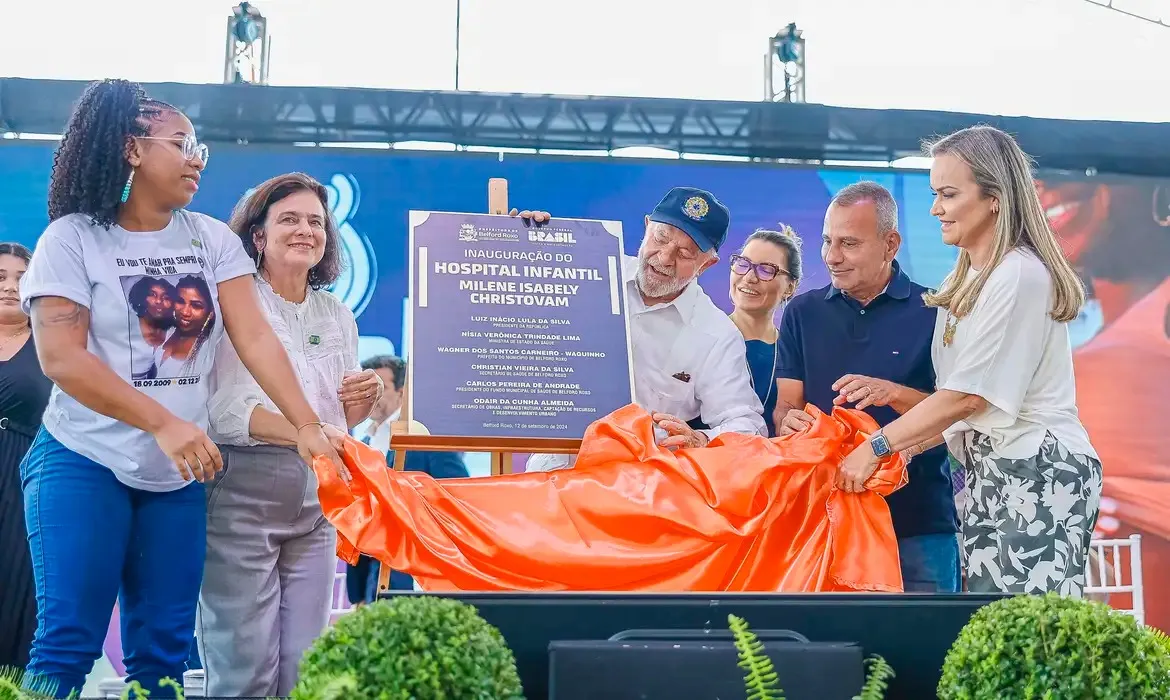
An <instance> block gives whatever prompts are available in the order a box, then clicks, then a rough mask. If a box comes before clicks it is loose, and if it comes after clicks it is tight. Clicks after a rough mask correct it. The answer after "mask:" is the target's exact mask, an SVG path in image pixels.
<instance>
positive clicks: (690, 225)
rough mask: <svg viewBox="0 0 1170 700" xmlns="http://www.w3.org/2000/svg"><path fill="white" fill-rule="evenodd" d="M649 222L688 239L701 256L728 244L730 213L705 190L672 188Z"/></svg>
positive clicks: (655, 208)
mask: <svg viewBox="0 0 1170 700" xmlns="http://www.w3.org/2000/svg"><path fill="white" fill-rule="evenodd" d="M650 220H651V221H657V222H658V223H660V224H670V225H671V226H674V227H675V228H677V229H679V230H681V231H682V232H683V233H685V234H687V235H688V236H690V237H691V240H693V241H694V242H695V245H697V246H699V250H701V251H703V252H704V253H706V252H708V251H710V250H712V249H714V250H719V246H721V245H723V241H725V240H727V227H728V226H729V225H730V224H731V212H730V211H728V210H727V207H725V206H723V202H720V201H719V200H718V199H716V198H715V195H713V194H711V193H710V192H708V191H707V190H700V189H698V188H697V187H675V188H674V189H672V190H671V191H670V192H667V193H666V196H665V197H663V198H662V201H661V202H659V203H658V206H656V207H654V211H652V212H651V213H650Z"/></svg>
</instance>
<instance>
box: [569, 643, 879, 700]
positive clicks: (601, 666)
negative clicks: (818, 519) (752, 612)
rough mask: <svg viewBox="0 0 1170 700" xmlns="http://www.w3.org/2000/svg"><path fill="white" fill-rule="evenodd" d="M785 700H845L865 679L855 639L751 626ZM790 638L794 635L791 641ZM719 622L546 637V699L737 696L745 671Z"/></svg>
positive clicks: (651, 699) (652, 699)
mask: <svg viewBox="0 0 1170 700" xmlns="http://www.w3.org/2000/svg"><path fill="white" fill-rule="evenodd" d="M755 633H756V635H757V636H758V637H759V638H760V641H761V642H762V643H763V645H764V653H765V654H766V655H767V656H768V658H770V659H771V660H772V664H773V666H774V667H775V669H776V675H777V679H778V685H779V688H780V689H781V690H782V691H783V693H784V697H785V698H787V700H850V699H851V698H853V696H854V695H856V694H857V693H858V691H860V690H861V686H862V684H863V683H864V682H865V669H864V665H863V663H862V650H861V648H860V647H858V646H856V645H854V644H848V643H833V642H809V641H808V640H807V639H805V638H804V637H802V636H801V635H799V634H796V633H794V632H789V631H787V630H756V631H755ZM791 640H796V641H791ZM738 663H739V655H738V652H737V651H736V648H735V644H734V643H733V642H732V641H731V638H730V634H729V633H727V631H726V630H718V631H711V632H707V631H703V630H693V631H692V630H631V631H629V632H625V633H622V634H620V635H614V638H612V639H609V640H606V641H554V642H552V643H551V644H549V696H548V697H549V698H550V700H597V699H598V698H605V699H606V700H655V699H656V698H671V699H673V698H736V697H743V696H744V674H745V671H744V670H743V669H741V668H740V667H739V666H738Z"/></svg>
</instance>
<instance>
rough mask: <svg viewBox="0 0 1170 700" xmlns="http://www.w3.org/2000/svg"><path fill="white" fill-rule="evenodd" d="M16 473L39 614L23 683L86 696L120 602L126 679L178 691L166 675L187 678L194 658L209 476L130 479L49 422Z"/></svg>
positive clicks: (156, 692)
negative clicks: (187, 480)
mask: <svg viewBox="0 0 1170 700" xmlns="http://www.w3.org/2000/svg"><path fill="white" fill-rule="evenodd" d="M20 470H21V471H20V473H21V480H22V483H23V486H24V512H25V517H26V519H27V522H28V533H29V548H30V551H31V554H32V563H33V578H34V579H35V581H36V588H37V617H38V621H37V631H36V637H35V638H34V640H33V645H32V654H31V657H30V661H29V665H28V668H27V669H26V673H25V683H26V685H28V686H30V687H32V684H33V683H38V684H39V683H45V682H48V683H52V684H55V686H56V687H55V695H56V696H57V697H66V696H67V695H69V694H70V693H72V692H73V691H77V692H78V693H80V692H81V688H82V686H83V685H84V684H85V677H86V675H88V674H89V672H90V671H91V670H92V669H93V664H94V662H95V661H96V660H97V659H98V658H100V657H101V654H102V645H103V643H104V641H105V637H106V629H107V628H108V627H109V624H110V615H111V613H112V612H113V609H114V601H115V600H117V601H118V603H119V606H120V612H121V615H120V617H121V623H122V650H123V656H124V661H125V664H126V673H127V680H128V681H138V682H139V683H141V684H142V686H143V687H144V688H146V689H147V690H149V691H151V696H152V697H156V698H157V697H160V696H161V697H173V693H172V691H171V690H169V689H166V688H160V687H159V685H158V682H159V680H161V679H163V678H172V679H174V680H175V682H177V683H178V684H179V685H180V686H181V685H182V683H183V672H184V671H185V670H186V668H187V659H188V657H190V655H191V640H192V638H193V637H194V634H195V609H196V606H197V605H198V601H199V584H200V581H201V579H202V578H203V557H204V550H205V549H206V544H207V541H206V527H207V508H206V505H205V500H204V491H203V484H201V483H199V482H193V483H192V484H190V485H188V486H185V487H183V488H182V489H179V490H178V491H170V492H165V493H153V492H149V491H140V490H138V489H133V488H130V487H128V486H125V485H124V484H122V483H121V482H120V481H118V479H117V477H115V476H114V473H113V472H111V471H110V470H109V469H107V468H106V467H103V466H102V465H100V464H98V463H97V462H94V461H93V460H91V459H88V458H86V457H82V456H81V455H79V454H77V453H76V452H73V451H72V450H70V449H68V448H67V447H65V446H64V445H62V444H61V443H60V442H58V441H57V440H56V439H55V438H54V437H53V436H52V435H50V434H49V433H48V432H47V431H46V430H45V429H44V428H42V429H41V430H40V432H39V433H38V434H37V437H36V440H35V441H34V442H33V444H32V447H31V448H30V449H29V451H28V454H27V455H25V458H24V461H23V462H21V465H20Z"/></svg>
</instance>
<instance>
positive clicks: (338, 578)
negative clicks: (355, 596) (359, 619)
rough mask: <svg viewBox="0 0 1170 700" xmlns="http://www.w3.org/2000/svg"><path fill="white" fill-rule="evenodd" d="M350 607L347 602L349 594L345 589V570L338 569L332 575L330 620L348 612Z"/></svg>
mask: <svg viewBox="0 0 1170 700" xmlns="http://www.w3.org/2000/svg"><path fill="white" fill-rule="evenodd" d="M352 607H353V606H351V605H350V603H349V595H348V594H347V593H346V590H345V572H344V571H339V572H337V573H336V574H335V575H334V577H333V610H332V614H331V615H330V620H336V619H337V618H338V617H340V616H341V615H344V614H345V613H347V612H349V611H350V609H351V608H352Z"/></svg>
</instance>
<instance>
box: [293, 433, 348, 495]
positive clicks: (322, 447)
mask: <svg viewBox="0 0 1170 700" xmlns="http://www.w3.org/2000/svg"><path fill="white" fill-rule="evenodd" d="M330 429H332V430H333V431H336V432H341V431H340V430H337V429H336V428H333V427H332V426H329V425H325V424H322V423H308V424H306V425H302V426H301V427H300V428H299V429H297V452H299V453H300V455H301V459H303V460H305V463H306V464H312V463H313V460H314V459H315V458H317V457H327V458H328V459H329V460H330V461H331V462H333V468H334V469H336V470H337V475H338V476H340V477H341V480H342V481H344V482H345V483H347V484H348V483H349V482H350V481H351V480H352V479H353V477H352V475H350V473H349V469H347V468H346V466H345V463H344V462H342V461H341V456H340V455H339V454H338V450H337V448H335V447H334V446H333V445H334V441H333V440H331V439H330V437H329V435H328V434H327V433H326V431H327V430H330ZM343 443H344V436H342V440H341V443H339V444H343Z"/></svg>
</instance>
